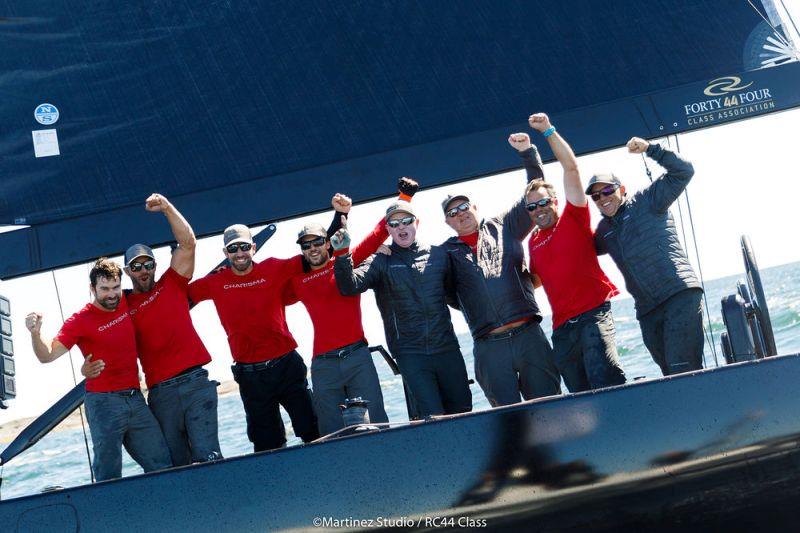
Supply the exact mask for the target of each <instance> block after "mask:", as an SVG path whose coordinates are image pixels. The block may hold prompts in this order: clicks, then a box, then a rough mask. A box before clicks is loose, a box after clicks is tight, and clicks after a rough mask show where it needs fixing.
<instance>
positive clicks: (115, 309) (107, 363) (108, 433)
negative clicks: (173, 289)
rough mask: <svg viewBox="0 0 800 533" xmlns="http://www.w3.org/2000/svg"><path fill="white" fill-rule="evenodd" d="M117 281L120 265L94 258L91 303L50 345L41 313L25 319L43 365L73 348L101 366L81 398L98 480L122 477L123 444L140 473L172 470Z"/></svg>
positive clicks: (73, 316) (87, 381)
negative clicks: (148, 401)
mask: <svg viewBox="0 0 800 533" xmlns="http://www.w3.org/2000/svg"><path fill="white" fill-rule="evenodd" d="M121 277H122V271H121V269H120V267H119V265H117V264H116V263H113V262H112V261H109V260H108V259H106V258H104V257H103V258H100V259H98V260H97V262H96V263H95V264H94V267H93V268H92V270H91V272H90V273H89V280H90V281H91V285H90V287H89V288H90V290H91V292H92V297H93V298H92V302H91V303H89V304H86V306H85V307H84V308H83V309H81V310H80V311H78V312H77V313H75V314H74V315H72V316H71V317H70V318H68V319H67V321H66V322H64V325H63V326H62V327H61V330H60V331H59V332H58V334H57V335H56V336H55V338H54V339H53V340H50V341H45V340H44V339H43V338H42V335H41V328H42V314H41V313H36V312H34V313H30V314H29V315H28V316H27V317H26V318H25V326H26V327H27V328H28V330H29V331H30V332H31V342H32V344H33V351H34V353H35V354H36V357H37V358H38V359H39V361H41V362H42V363H50V362H52V361H55V360H56V359H58V358H59V357H60V356H62V355H64V354H65V353H66V352H67V350H69V349H70V348H72V347H73V346H74V345H76V344H77V345H78V346H79V347H80V349H81V352H82V353H83V355H84V357H85V358H86V360H88V361H91V359H92V358H94V359H95V360H96V361H103V364H102V365H101V366H102V367H103V368H101V371H100V372H98V373H97V374H96V375H95V376H93V377H91V378H88V379H87V380H86V397H85V399H84V404H85V405H86V418H87V419H88V421H89V431H90V432H91V435H92V447H93V449H94V461H93V462H92V470H93V471H94V475H95V478H96V479H97V480H98V481H103V480H106V479H112V478H118V477H120V476H121V475H122V446H123V445H124V446H125V449H126V450H128V453H129V454H130V455H131V457H133V459H134V460H135V461H136V462H137V463H139V465H140V466H141V467H142V468H143V469H144V471H145V472H152V471H153V470H160V469H162V468H169V467H170V466H172V462H171V461H170V456H169V449H168V448H167V443H166V442H165V440H164V435H163V434H162V433H161V428H160V427H159V426H158V422H157V421H156V419H155V417H154V416H153V413H151V412H150V410H149V409H148V408H147V404H145V402H144V396H142V392H141V391H140V390H139V369H138V367H137V365H136V337H135V334H134V331H133V324H132V323H131V320H130V315H129V313H128V306H127V304H126V303H125V299H124V298H122V289H121Z"/></svg>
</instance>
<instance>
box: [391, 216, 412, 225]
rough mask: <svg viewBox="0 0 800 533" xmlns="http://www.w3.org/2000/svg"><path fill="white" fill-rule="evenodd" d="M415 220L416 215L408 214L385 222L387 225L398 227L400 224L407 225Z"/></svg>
mask: <svg viewBox="0 0 800 533" xmlns="http://www.w3.org/2000/svg"><path fill="white" fill-rule="evenodd" d="M415 220H417V217H413V216H408V217H403V218H396V219H394V220H390V221H389V222H387V224H388V225H389V227H390V228H398V227H400V224H402V225H404V226H408V225H409V224H413V223H414V221H415Z"/></svg>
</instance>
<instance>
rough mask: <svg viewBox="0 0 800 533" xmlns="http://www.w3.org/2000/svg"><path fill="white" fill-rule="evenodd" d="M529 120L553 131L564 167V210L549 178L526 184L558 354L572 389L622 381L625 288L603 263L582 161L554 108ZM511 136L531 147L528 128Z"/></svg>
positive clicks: (536, 270)
mask: <svg viewBox="0 0 800 533" xmlns="http://www.w3.org/2000/svg"><path fill="white" fill-rule="evenodd" d="M528 122H529V123H530V125H531V127H532V128H533V129H535V130H536V131H538V132H540V133H542V134H544V135H545V136H546V139H547V142H548V143H549V144H550V149H551V150H552V151H553V155H555V156H556V159H557V160H558V162H559V163H560V164H561V167H562V168H563V169H564V193H565V197H566V200H567V201H566V205H565V206H564V211H563V213H561V214H559V213H558V198H557V197H556V192H555V190H554V188H553V186H552V185H551V184H549V183H547V182H546V181H544V180H543V179H534V180H532V181H531V182H530V183H528V187H527V188H526V190H525V201H526V203H527V205H526V207H527V209H528V213H529V215H530V218H531V220H532V221H533V223H534V224H535V225H536V226H537V227H538V229H539V230H538V231H535V232H534V233H533V235H531V238H530V240H529V241H528V251H529V257H530V270H531V274H533V276H534V285H535V286H539V285H541V286H543V287H544V290H545V293H547V298H548V300H549V301H550V307H551V308H552V310H553V360H554V362H555V365H556V368H558V371H559V372H560V373H561V376H562V377H563V378H564V383H566V385H567V388H568V389H569V390H570V392H580V391H584V390H588V389H597V388H601V387H609V386H612V385H621V384H623V383H625V373H624V372H623V371H622V368H621V366H620V363H619V356H618V355H617V346H616V342H615V339H614V319H613V317H612V315H611V297H612V296H615V295H616V294H618V292H619V291H617V288H616V287H615V286H614V285H613V284H612V283H611V281H610V280H609V279H608V277H607V276H606V275H605V273H604V272H603V271H602V269H601V268H600V264H599V263H598V262H597V254H595V250H594V234H593V233H592V227H591V217H590V216H589V202H587V201H586V196H585V195H584V193H583V185H582V184H581V175H580V171H579V170H578V160H577V159H576V157H575V154H574V153H573V152H572V148H570V146H569V144H567V142H566V141H565V140H564V139H563V138H562V137H561V135H559V134H558V132H557V131H556V129H555V128H554V127H553V126H552V125H551V124H550V119H549V118H548V117H547V115H545V114H544V113H537V114H535V115H531V116H530V118H529V119H528ZM509 143H510V144H511V146H512V147H514V148H515V149H517V150H518V151H519V152H524V151H525V150H527V149H529V148H530V146H531V142H530V138H529V137H528V135H527V134H525V133H516V134H513V135H511V137H510V138H509Z"/></svg>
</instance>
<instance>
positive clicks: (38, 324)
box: [25, 312, 42, 335]
mask: <svg viewBox="0 0 800 533" xmlns="http://www.w3.org/2000/svg"><path fill="white" fill-rule="evenodd" d="M25 327H26V328H28V331H30V332H31V334H34V335H36V334H39V332H40V331H41V330H42V314H41V313H36V312H34V313H28V316H26V317H25Z"/></svg>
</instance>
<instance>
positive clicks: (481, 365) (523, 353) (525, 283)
mask: <svg viewBox="0 0 800 533" xmlns="http://www.w3.org/2000/svg"><path fill="white" fill-rule="evenodd" d="M521 155H522V157H523V159H524V160H525V161H526V168H528V170H529V172H528V181H530V180H532V179H534V178H542V177H543V176H544V174H543V173H542V167H541V160H540V159H539V154H538V152H537V151H536V147H535V146H533V145H531V147H530V148H528V149H527V150H525V151H524V152H522V154H521ZM442 208H443V210H444V214H445V222H446V223H447V225H448V226H450V227H451V228H452V229H453V230H454V231H455V232H456V233H457V236H455V237H451V238H450V239H448V240H447V241H445V243H444V244H443V246H444V248H445V250H446V251H447V253H448V255H449V257H450V262H451V264H452V267H453V277H454V279H455V288H456V294H457V306H458V308H459V309H461V311H462V312H463V313H464V318H465V319H466V321H467V324H469V329H470V332H471V333H472V338H473V339H474V347H473V353H474V356H475V377H476V379H477V380H478V383H479V384H480V386H481V388H482V389H483V392H484V394H485V395H486V398H487V399H488V400H489V403H490V404H491V405H492V406H493V407H496V406H499V405H509V404H513V403H517V402H519V401H520V394H521V396H522V399H525V400H530V399H532V398H539V397H542V396H550V395H553V394H559V393H560V392H561V388H560V384H559V379H558V372H557V370H556V368H555V366H554V365H553V361H552V350H551V348H550V344H549V343H548V342H547V338H546V337H545V335H544V332H543V331H542V328H541V326H539V322H541V320H542V316H541V314H540V313H539V306H538V305H537V304H536V299H535V298H534V289H533V282H532V280H531V276H530V273H529V272H528V271H527V269H526V268H525V253H524V251H523V248H522V241H523V240H525V238H526V237H527V236H528V234H529V233H530V232H531V230H532V229H533V222H532V221H531V219H530V217H529V216H528V210H527V208H526V202H525V198H524V197H521V198H519V200H517V202H516V203H515V204H514V205H513V206H512V207H511V209H509V210H508V211H506V212H504V213H501V214H500V215H498V216H496V217H493V218H485V219H481V218H479V217H478V207H477V205H475V203H474V202H472V201H471V200H470V199H469V197H467V196H466V195H463V194H459V195H455V196H452V195H451V196H448V197H447V198H445V199H444V201H443V202H442Z"/></svg>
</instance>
